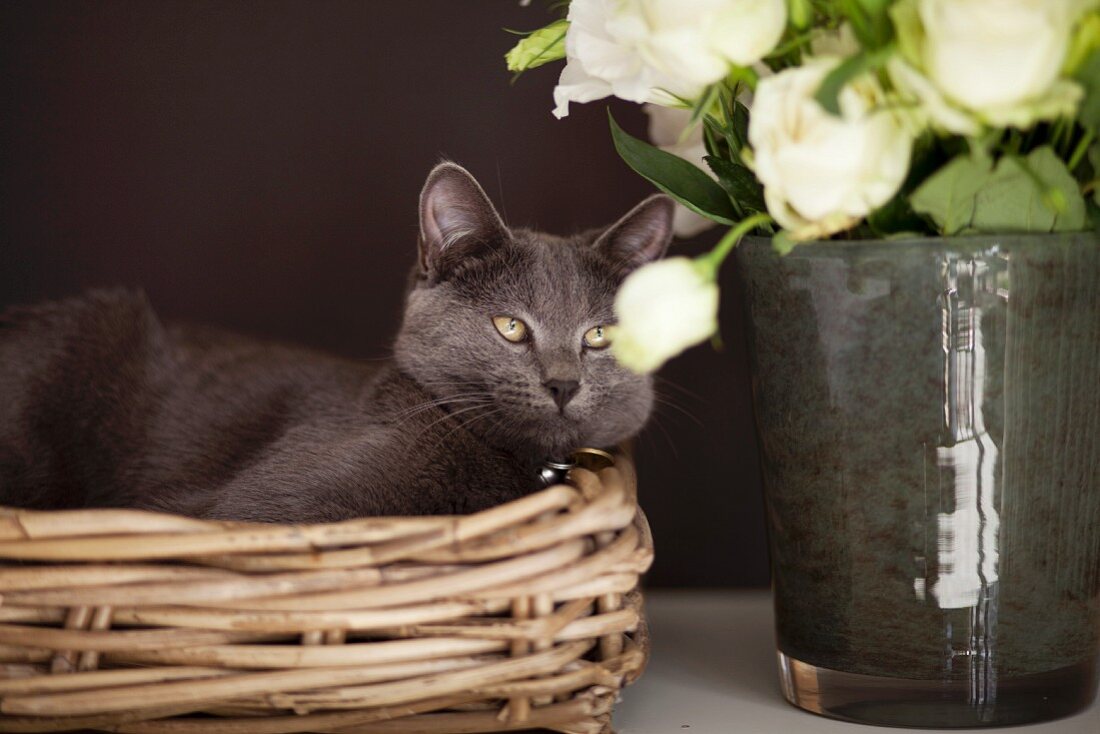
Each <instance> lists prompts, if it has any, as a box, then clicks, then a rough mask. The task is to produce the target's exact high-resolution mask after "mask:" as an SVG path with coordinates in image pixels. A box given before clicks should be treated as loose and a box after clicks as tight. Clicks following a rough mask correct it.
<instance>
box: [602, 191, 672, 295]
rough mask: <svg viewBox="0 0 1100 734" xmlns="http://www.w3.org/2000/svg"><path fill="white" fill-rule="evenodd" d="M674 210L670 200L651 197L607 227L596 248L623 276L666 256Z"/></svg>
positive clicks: (670, 238) (661, 195) (659, 195)
mask: <svg viewBox="0 0 1100 734" xmlns="http://www.w3.org/2000/svg"><path fill="white" fill-rule="evenodd" d="M674 209H675V205H674V204H673V201H672V199H670V198H669V197H667V196H665V195H663V194H654V195H653V196H651V197H649V198H648V199H646V200H645V201H643V202H642V203H641V204H639V205H638V206H636V207H634V208H633V209H631V210H630V211H629V212H627V213H626V214H625V215H624V216H623V218H622V219H620V220H619V221H617V222H615V223H614V224H612V225H611V226H610V227H608V228H607V231H605V232H604V233H603V234H601V235H600V236H599V238H598V239H597V240H596V244H595V246H596V248H597V249H599V250H601V251H603V253H604V255H606V256H607V257H608V258H609V259H610V260H611V261H612V262H613V263H615V266H616V269H617V270H618V271H619V272H621V273H622V274H624V275H625V274H626V273H629V272H630V271H632V270H634V269H636V268H639V267H641V266H642V265H645V264H646V263H648V262H652V261H654V260H656V259H658V258H660V257H661V256H662V255H664V254H665V250H667V249H668V244H669V242H671V241H672V215H673V212H674Z"/></svg>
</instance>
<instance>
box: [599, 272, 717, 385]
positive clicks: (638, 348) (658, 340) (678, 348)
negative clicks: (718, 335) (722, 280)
mask: <svg viewBox="0 0 1100 734" xmlns="http://www.w3.org/2000/svg"><path fill="white" fill-rule="evenodd" d="M615 315H616V317H618V320H619V323H618V325H616V326H615V329H614V332H613V336H612V342H611V350H612V352H614V354H615V357H616V358H617V359H618V360H619V362H620V363H622V364H623V365H625V366H626V367H628V368H630V369H632V370H634V371H635V372H639V373H645V372H652V371H654V370H655V369H657V368H658V367H660V366H661V365H662V364H664V363H665V361H667V360H668V359H670V358H671V357H674V356H676V355H677V354H679V353H680V352H682V351H684V350H685V349H687V348H688V347H690V346H692V345H694V344H698V343H699V342H702V341H705V340H707V339H709V338H710V337H711V335H713V334H714V332H715V331H716V330H717V329H718V284H717V283H716V282H715V279H714V270H713V266H709V265H706V264H704V263H701V262H699V261H696V260H691V259H689V258H686V257H670V258H668V259H667V260H658V261H657V262H654V263H649V264H648V265H643V266H642V267H640V268H638V269H637V270H635V271H634V272H633V273H631V274H630V275H628V276H627V278H626V280H625V281H624V282H623V285H622V287H621V288H620V289H619V292H618V293H617V294H616V296H615Z"/></svg>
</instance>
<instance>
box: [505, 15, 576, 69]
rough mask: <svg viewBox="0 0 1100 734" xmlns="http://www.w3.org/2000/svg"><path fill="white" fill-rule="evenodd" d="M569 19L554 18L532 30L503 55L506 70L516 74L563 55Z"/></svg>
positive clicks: (555, 59)
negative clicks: (554, 19) (506, 65)
mask: <svg viewBox="0 0 1100 734" xmlns="http://www.w3.org/2000/svg"><path fill="white" fill-rule="evenodd" d="M567 30H569V21H567V20H556V21H554V22H553V23H551V24H550V25H548V26H546V27H545V28H539V29H538V30H537V31H533V32H532V33H530V34H529V35H528V36H527V37H526V38H524V39H523V40H521V41H520V42H519V43H517V44H516V45H515V46H513V47H512V49H511V50H510V51H509V52H508V53H506V54H505V55H504V60H505V61H506V62H507V63H508V71H514V72H516V73H517V74H518V73H521V72H524V71H527V70H528V69H535V68H537V67H539V66H542V65H543V64H548V63H550V62H551V61H557V60H558V59H561V58H564V57H565V33H566V31H567Z"/></svg>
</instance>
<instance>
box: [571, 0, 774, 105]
mask: <svg viewBox="0 0 1100 734" xmlns="http://www.w3.org/2000/svg"><path fill="white" fill-rule="evenodd" d="M568 19H569V22H570V25H569V32H568V33H567V34H566V38H565V53H566V65H565V68H564V69H563V70H562V73H561V79H560V80H559V81H558V86H557V87H556V88H555V89H554V105H555V107H554V115H555V116H557V117H565V116H566V115H568V114H569V103H570V102H591V101H592V100H595V99H601V98H603V97H606V96H608V95H615V96H616V97H620V98H622V99H625V100H629V101H631V102H657V103H663V104H673V103H675V102H676V101H677V98H679V99H694V98H695V97H697V96H698V95H699V94H700V93H701V92H702V90H703V89H704V88H705V87H706V86H707V85H708V84H713V83H714V82H716V81H718V80H720V79H722V78H724V77H725V76H726V74H727V73H728V72H729V68H730V65H731V64H738V65H741V66H749V65H751V64H753V63H755V62H757V61H759V60H760V59H761V58H763V57H764V56H765V55H767V54H768V53H769V52H770V51H771V50H772V49H773V48H775V45H776V43H778V42H779V38H780V37H781V36H782V35H783V31H784V30H785V29H786V25H787V5H786V2H785V0H573V2H572V3H570V5H569V15H568Z"/></svg>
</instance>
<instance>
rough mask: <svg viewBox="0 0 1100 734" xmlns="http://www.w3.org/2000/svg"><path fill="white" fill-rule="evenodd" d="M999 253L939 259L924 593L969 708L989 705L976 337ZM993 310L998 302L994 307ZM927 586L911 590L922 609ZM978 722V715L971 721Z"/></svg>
mask: <svg viewBox="0 0 1100 734" xmlns="http://www.w3.org/2000/svg"><path fill="white" fill-rule="evenodd" d="M1002 263H1003V260H1002V259H1001V257H1000V255H999V253H998V252H997V248H996V247H994V248H992V249H991V251H990V252H988V253H986V254H983V255H982V256H980V257H959V256H957V255H955V254H950V253H949V254H946V255H944V256H943V265H942V268H943V276H942V277H943V281H944V289H943V291H942V293H941V294H940V296H939V302H940V310H941V312H942V321H943V330H942V335H943V339H942V349H943V366H944V374H943V386H944V390H943V392H944V396H943V427H942V431H943V434H944V436H945V437H946V439H947V440H946V442H945V444H944V445H941V446H939V447H937V449H936V467H937V471H938V475H939V476H938V484H939V487H940V488H941V492H946V493H947V495H948V496H946V497H942V496H941V498H940V506H941V507H942V506H947V507H953V509H952V510H951V511H950V512H940V513H938V515H937V522H936V527H937V543H936V565H935V569H936V578H935V580H934V581H933V582H932V587H931V592H932V596H933V597H934V598H935V600H936V604H937V605H938V606H939V607H940V608H941V609H944V610H965V611H964V612H963V613H962V614H959V613H958V612H955V611H945V612H944V620H943V622H944V638H945V645H944V676H945V678H947V679H951V678H952V677H953V676H954V673H955V670H956V668H957V667H960V666H961V667H962V668H963V669H965V670H966V671H967V678H968V680H969V683H970V691H969V699H970V704H971V705H972V706H975V707H980V708H983V709H984V708H987V707H988V706H989V705H990V704H993V703H994V702H995V701H996V691H997V688H996V682H997V673H996V667H995V666H994V665H993V660H994V658H995V649H996V639H997V558H998V550H997V543H998V529H999V525H1000V523H999V516H998V514H997V509H996V503H995V501H994V494H995V492H996V488H997V484H996V482H995V480H994V472H995V471H996V469H997V457H998V450H997V444H996V442H995V441H994V440H993V437H992V436H990V435H989V433H988V432H987V431H986V427H985V420H984V417H983V396H984V394H985V387H986V353H985V340H984V339H983V334H982V308H983V303H982V301H983V299H997V298H998V294H997V289H996V275H997V273H998V271H999V270H1000V269H1001V268H1000V267H999V266H1000V265H1002ZM997 305H1000V304H997ZM927 582H928V579H927V578H926V577H923V576H922V577H918V578H916V579H914V582H913V586H914V589H915V591H916V592H917V597H918V599H919V600H921V601H924V590H925V588H926V585H927ZM979 715H981V714H980V713H979Z"/></svg>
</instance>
